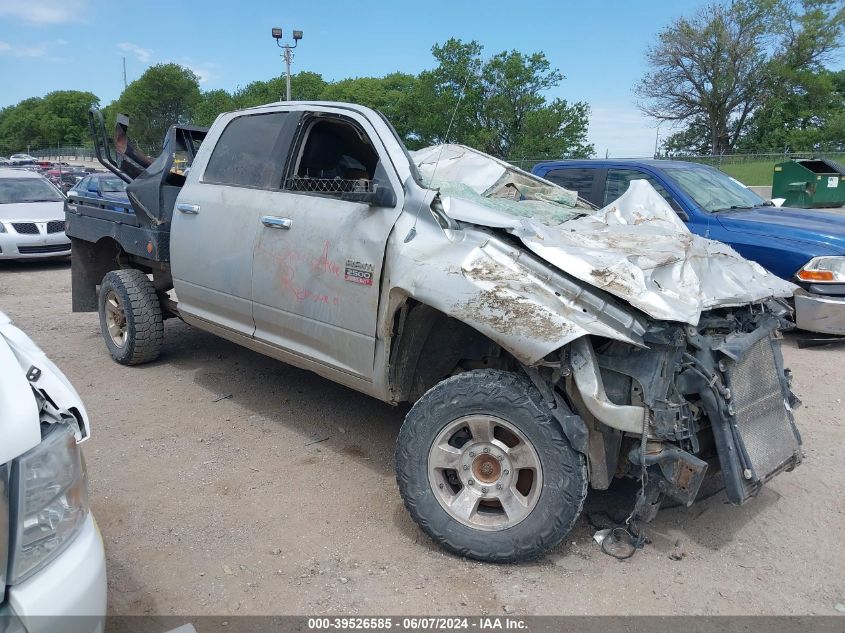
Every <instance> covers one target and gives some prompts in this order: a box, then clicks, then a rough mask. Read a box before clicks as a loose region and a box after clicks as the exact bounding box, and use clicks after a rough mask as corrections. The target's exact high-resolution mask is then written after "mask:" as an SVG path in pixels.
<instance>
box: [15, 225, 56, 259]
mask: <svg viewBox="0 0 845 633" xmlns="http://www.w3.org/2000/svg"><path fill="white" fill-rule="evenodd" d="M41 224H43V223H41ZM40 229H41V227H39V233H34V234H24V233H17V232H15V231H14V229H11V230H10V229H7V230H6V231H5V232H3V233H0V259H41V258H44V257H64V256H67V255H70V239H68V237H67V236H66V235H65V233H64V231H60V232H57V233H47V232H46V231H45V230H40Z"/></svg>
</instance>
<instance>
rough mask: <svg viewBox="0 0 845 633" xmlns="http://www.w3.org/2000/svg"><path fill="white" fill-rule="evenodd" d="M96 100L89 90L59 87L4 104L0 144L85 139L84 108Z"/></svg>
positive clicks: (74, 142)
mask: <svg viewBox="0 0 845 633" xmlns="http://www.w3.org/2000/svg"><path fill="white" fill-rule="evenodd" d="M98 101H99V100H98V99H97V96H96V95H95V94H93V93H90V92H81V91H79V90H59V91H56V92H51V93H48V94H47V95H45V96H44V97H33V98H31V99H25V100H23V101H21V102H20V103H18V104H17V105H14V106H10V107H8V108H4V109H3V110H2V111H0V145H2V146H7V147H9V148H13V149H25V148H26V147H27V146H34V147H37V146H39V145H51V146H54V147H55V146H56V145H77V144H80V143H84V142H87V140H88V109H89V108H90V107H91V106H92V105H96V104H97V103H98Z"/></svg>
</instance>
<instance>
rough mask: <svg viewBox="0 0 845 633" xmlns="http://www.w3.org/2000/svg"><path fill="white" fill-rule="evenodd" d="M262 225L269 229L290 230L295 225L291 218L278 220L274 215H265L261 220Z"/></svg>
mask: <svg viewBox="0 0 845 633" xmlns="http://www.w3.org/2000/svg"><path fill="white" fill-rule="evenodd" d="M261 224H263V225H264V226H266V227H267V228H268V229H285V230H289V229H290V227H291V225H292V224H293V220H291V219H290V218H277V217H276V216H274V215H265V216H262V218H261Z"/></svg>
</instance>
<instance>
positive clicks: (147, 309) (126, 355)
mask: <svg viewBox="0 0 845 633" xmlns="http://www.w3.org/2000/svg"><path fill="white" fill-rule="evenodd" d="M98 303H99V312H100V331H101V332H102V334H103V339H105V341H106V347H107V348H108V350H109V353H110V354H111V356H112V358H113V359H114V360H116V361H117V362H118V363H121V364H122V365H139V364H141V363H147V362H149V361H152V360H155V359H156V358H158V355H159V352H160V351H161V345H162V343H163V342H164V321H163V320H162V315H161V305H160V303H159V300H158V295H157V294H156V290H155V286H153V283H152V282H151V281H150V280H149V278H148V277H147V276H146V275H145V274H144V273H143V271H140V270H135V269H124V270H113V271H111V272H109V273H107V274H106V276H105V277H103V283H102V284H100V296H99V299H98Z"/></svg>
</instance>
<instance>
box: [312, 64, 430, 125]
mask: <svg viewBox="0 0 845 633" xmlns="http://www.w3.org/2000/svg"><path fill="white" fill-rule="evenodd" d="M416 83H417V78H416V77H415V76H414V75H409V74H406V73H399V72H396V73H391V74H389V75H385V76H384V77H356V78H354V79H342V80H341V81H337V82H334V83H331V84H327V85H326V87H325V88H324V90H323V91H322V95H321V97H320V98H321V99H323V100H325V101H345V102H347V103H360V104H361V105H365V106H367V107H370V108H373V109H374V110H378V111H379V112H381V113H382V114H384V115H385V116H386V117H387V118H388V119H389V120H390V122H391V123H392V124H393V126H394V127H395V128H396V131H397V132H398V133H399V135H400V136H401V137H402V138H403V139H409V138H411V133H412V132H413V127H414V119H413V116H412V115H411V111H412V107H411V101H412V99H413V98H414V94H415V93H414V90H415V87H416Z"/></svg>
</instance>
